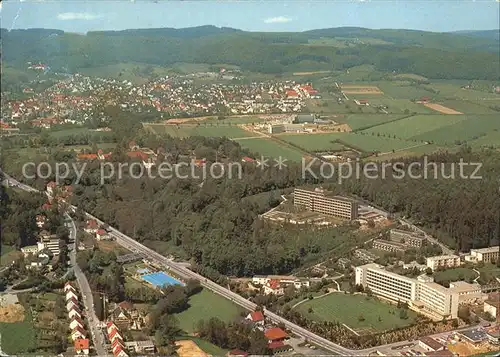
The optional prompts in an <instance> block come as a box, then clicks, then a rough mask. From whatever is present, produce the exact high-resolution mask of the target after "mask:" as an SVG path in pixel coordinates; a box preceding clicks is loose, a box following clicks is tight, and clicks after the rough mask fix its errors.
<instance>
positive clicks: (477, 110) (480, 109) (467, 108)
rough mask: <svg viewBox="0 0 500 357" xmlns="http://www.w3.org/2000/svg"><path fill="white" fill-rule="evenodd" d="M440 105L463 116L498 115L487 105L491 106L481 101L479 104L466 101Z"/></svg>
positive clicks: (446, 101)
mask: <svg viewBox="0 0 500 357" xmlns="http://www.w3.org/2000/svg"><path fill="white" fill-rule="evenodd" d="M440 103H441V104H442V105H444V106H445V107H448V108H453V109H455V110H458V111H459V112H462V113H464V114H495V113H496V114H500V113H498V112H496V111H494V110H493V109H491V108H489V107H488V105H493V104H491V103H489V102H487V101H482V102H481V103H475V102H471V101H466V100H445V101H442V102H440Z"/></svg>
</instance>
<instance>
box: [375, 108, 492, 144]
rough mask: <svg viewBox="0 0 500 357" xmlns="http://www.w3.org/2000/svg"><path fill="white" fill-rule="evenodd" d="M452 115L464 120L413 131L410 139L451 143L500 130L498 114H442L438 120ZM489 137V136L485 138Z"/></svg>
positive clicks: (477, 137) (476, 137) (474, 138)
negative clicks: (426, 129) (424, 130)
mask: <svg viewBox="0 0 500 357" xmlns="http://www.w3.org/2000/svg"><path fill="white" fill-rule="evenodd" d="M454 117H462V118H464V119H466V120H457V121H456V122H455V123H453V124H452V125H448V126H443V127H435V129H434V130H428V131H426V132H420V133H418V131H414V132H415V133H418V134H417V135H415V136H412V137H410V139H412V140H417V141H418V140H426V141H431V142H433V143H436V144H438V145H452V144H456V143H459V142H464V141H469V140H471V141H473V140H476V139H480V138H481V137H483V136H486V135H488V134H490V133H492V132H494V131H498V130H500V119H499V118H498V115H461V116H452V115H447V116H442V119H441V120H440V122H441V123H442V122H443V121H446V119H448V118H450V119H451V118H454ZM376 129H378V128H376ZM489 139H491V137H490V138H488V139H485V140H489Z"/></svg>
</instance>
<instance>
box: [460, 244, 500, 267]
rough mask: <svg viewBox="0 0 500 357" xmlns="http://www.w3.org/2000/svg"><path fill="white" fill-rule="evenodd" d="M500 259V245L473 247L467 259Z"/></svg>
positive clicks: (493, 260)
mask: <svg viewBox="0 0 500 357" xmlns="http://www.w3.org/2000/svg"><path fill="white" fill-rule="evenodd" d="M498 259H500V246H498V245H497V246H495V247H489V248H481V249H471V250H470V255H468V256H466V260H470V261H475V262H485V263H491V262H497V261H498Z"/></svg>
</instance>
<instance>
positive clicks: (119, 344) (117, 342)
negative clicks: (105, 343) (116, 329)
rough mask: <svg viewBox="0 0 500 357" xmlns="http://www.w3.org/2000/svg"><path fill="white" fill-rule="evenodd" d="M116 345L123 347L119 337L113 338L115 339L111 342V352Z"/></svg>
mask: <svg viewBox="0 0 500 357" xmlns="http://www.w3.org/2000/svg"><path fill="white" fill-rule="evenodd" d="M118 346H119V347H121V348H123V341H122V339H121V338H115V340H114V341H113V342H112V343H111V349H112V350H113V352H114V351H115V350H116V348H117V347H118Z"/></svg>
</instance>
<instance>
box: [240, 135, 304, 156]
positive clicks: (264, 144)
mask: <svg viewBox="0 0 500 357" xmlns="http://www.w3.org/2000/svg"><path fill="white" fill-rule="evenodd" d="M282 138H283V137H280V139H282ZM236 141H237V142H238V143H239V144H240V145H241V147H242V148H244V149H247V150H249V151H251V152H253V153H255V154H258V155H263V156H265V157H267V158H269V157H275V158H278V157H282V158H284V159H286V160H290V161H297V162H301V161H302V157H303V155H302V153H301V152H300V151H299V150H297V149H293V148H291V147H288V146H285V145H281V144H280V143H278V142H276V141H274V140H272V139H268V138H252V139H243V140H236ZM258 155H257V158H259V157H258Z"/></svg>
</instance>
